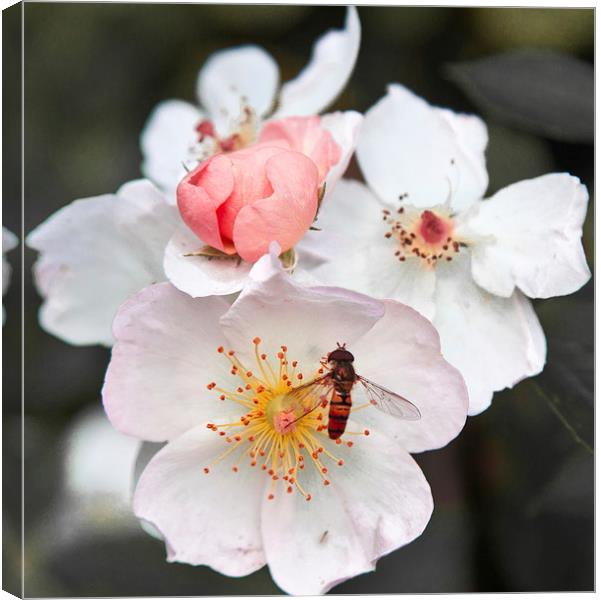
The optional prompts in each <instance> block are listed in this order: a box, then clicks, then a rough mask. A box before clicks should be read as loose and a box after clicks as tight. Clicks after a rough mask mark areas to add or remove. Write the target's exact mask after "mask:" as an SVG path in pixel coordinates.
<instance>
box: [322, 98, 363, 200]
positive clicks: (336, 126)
mask: <svg viewBox="0 0 601 600" xmlns="http://www.w3.org/2000/svg"><path fill="white" fill-rule="evenodd" d="M362 123H363V115H362V114H360V113H358V112H355V111H354V110H347V111H344V112H334V113H329V114H327V115H323V117H321V126H322V127H323V128H324V129H326V130H327V131H329V132H330V133H331V134H332V137H333V138H334V141H335V142H336V143H337V144H338V145H339V146H340V150H341V152H340V160H338V162H337V163H336V164H335V165H334V166H333V167H332V168H331V169H330V171H329V172H328V176H327V177H326V198H327V197H328V196H329V194H330V193H331V192H333V190H334V188H335V187H336V184H337V183H338V181H339V180H340V178H341V177H342V176H343V175H344V173H345V171H346V169H347V167H348V165H349V162H350V161H351V157H352V156H353V153H354V152H355V148H356V146H357V140H358V138H359V130H360V128H361V124H362Z"/></svg>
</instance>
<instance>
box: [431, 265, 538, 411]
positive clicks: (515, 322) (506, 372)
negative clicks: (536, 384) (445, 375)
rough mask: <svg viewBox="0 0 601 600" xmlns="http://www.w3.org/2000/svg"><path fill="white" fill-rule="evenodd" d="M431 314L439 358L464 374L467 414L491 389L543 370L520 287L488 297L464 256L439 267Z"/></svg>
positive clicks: (534, 321) (482, 404)
mask: <svg viewBox="0 0 601 600" xmlns="http://www.w3.org/2000/svg"><path fill="white" fill-rule="evenodd" d="M435 298H436V317H435V318H434V325H435V327H436V329H438V333H439V334H440V340H441V344H442V351H443V355H444V357H445V358H446V359H447V360H448V361H449V362H450V363H451V364H452V365H454V366H455V367H457V368H458V369H459V371H460V372H461V374H462V375H463V377H464V379H465V382H466V384H467V387H468V391H469V396H470V406H469V414H470V415H475V414H478V413H480V412H482V411H483V410H484V409H486V408H488V406H489V405H490V402H491V399H492V395H493V392H496V391H498V390H502V389H504V388H506V387H512V386H514V385H515V384H516V383H518V382H519V381H521V380H522V379H525V378H526V377H530V376H531V375H536V374H537V373H540V371H542V369H543V367H544V364H545V357H546V341H545V336H544V333H543V330H542V328H541V326H540V323H539V322H538V318H537V317H536V313H535V312H534V310H533V308H532V305H531V304H530V301H529V300H528V299H527V298H525V297H524V296H523V295H522V294H521V293H520V292H519V291H517V290H516V291H515V292H514V293H513V294H512V296H511V297H510V298H500V297H498V296H493V295H491V294H489V293H488V292H486V291H484V290H483V289H481V288H480V287H478V286H477V285H476V283H475V282H474V281H473V279H472V277H471V275H470V272H469V260H468V258H467V257H465V258H463V259H456V260H454V261H453V262H452V263H449V264H446V265H439V267H438V269H437V281H436V296H435Z"/></svg>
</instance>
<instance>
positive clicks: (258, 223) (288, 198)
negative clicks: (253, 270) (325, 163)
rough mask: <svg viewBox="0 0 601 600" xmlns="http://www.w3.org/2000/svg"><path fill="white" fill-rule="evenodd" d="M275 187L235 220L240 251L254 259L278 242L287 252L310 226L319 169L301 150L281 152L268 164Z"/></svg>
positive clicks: (314, 209)
mask: <svg viewBox="0 0 601 600" xmlns="http://www.w3.org/2000/svg"><path fill="white" fill-rule="evenodd" d="M265 171H266V174H267V178H268V180H269V182H270V183H271V186H272V188H273V194H272V195H271V196H269V197H268V198H264V199H262V200H258V201H256V202H254V203H253V204H250V205H246V206H244V207H242V209H241V210H240V211H239V212H238V216H237V217H236V221H235V223H234V236H233V239H234V245H235V246H236V250H237V251H238V254H239V255H240V256H241V257H242V258H243V259H244V260H247V261H249V262H255V261H256V260H258V259H259V258H260V257H261V256H262V255H263V254H265V253H266V252H267V251H268V248H269V243H270V242H272V241H277V242H278V243H279V245H280V246H281V248H282V251H286V250H288V249H289V248H292V246H294V244H296V242H298V241H299V240H300V239H301V238H302V237H303V235H304V233H305V232H306V231H307V230H308V229H309V227H310V226H311V224H312V223H313V219H314V218H315V212H316V211H317V195H318V192H317V186H318V175H317V168H316V166H315V164H314V163H313V161H311V160H310V159H309V158H307V157H306V156H305V155H304V154H301V153H300V152H289V151H282V152H280V153H278V154H275V155H274V156H273V157H272V158H270V159H269V160H268V161H267V162H266V164H265Z"/></svg>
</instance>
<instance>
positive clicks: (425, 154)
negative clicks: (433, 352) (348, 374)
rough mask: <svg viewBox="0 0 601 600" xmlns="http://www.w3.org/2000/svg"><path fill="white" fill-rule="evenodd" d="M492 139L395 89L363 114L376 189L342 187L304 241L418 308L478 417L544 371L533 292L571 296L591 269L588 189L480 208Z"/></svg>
mask: <svg viewBox="0 0 601 600" xmlns="http://www.w3.org/2000/svg"><path fill="white" fill-rule="evenodd" d="M486 144H487V131H486V126H485V125H484V123H483V122H482V121H481V120H480V119H479V118H478V117H475V116H470V115H463V114H456V113H454V112H452V111H450V110H445V109H441V108H436V107H432V106H430V105H428V104H427V103H426V102H425V101H424V100H422V99H421V98H418V97H417V96H415V95H414V94H412V93H411V92H410V91H409V90H407V89H406V88H404V87H402V86H400V85H391V86H390V87H389V89H388V94H387V95H386V96H385V97H384V98H382V99H381V100H380V101H379V102H377V103H376V105H375V106H373V107H372V108H371V109H370V110H369V111H368V112H367V113H366V115H365V121H364V124H363V127H362V129H361V133H360V136H359V142H358V146H357V158H358V161H359V165H360V167H361V170H362V171H363V174H364V175H365V178H366V180H367V183H368V185H369V187H367V186H365V185H363V184H361V183H359V182H356V181H342V182H339V184H338V186H337V188H336V190H335V192H334V195H333V197H332V198H331V200H330V201H329V202H328V204H327V205H324V207H323V210H322V211H320V215H319V220H318V222H317V223H316V226H317V227H318V228H320V229H321V230H322V231H318V232H311V233H310V234H309V235H308V236H307V237H306V238H305V240H303V242H302V246H303V248H305V249H306V255H305V257H304V260H305V264H306V261H308V260H312V261H313V264H314V265H315V266H316V270H315V271H314V272H313V274H314V275H315V276H317V277H318V278H320V279H321V280H322V281H324V282H326V283H328V284H338V285H345V286H348V287H351V288H352V289H355V290H357V291H360V292H363V293H368V294H371V295H374V296H377V297H384V298H394V299H396V300H399V301H400V302H405V303H407V304H409V305H410V306H412V307H414V308H415V309H417V310H419V311H420V312H421V313H422V314H423V315H424V316H426V317H427V318H428V319H430V320H431V321H432V322H433V324H434V325H435V327H436V328H437V330H438V332H439V333H440V338H441V344H442V349H443V354H444V356H445V357H446V358H447V359H448V360H449V362H450V363H451V364H453V365H455V366H456V367H457V368H458V369H459V370H460V371H461V373H462V374H463V376H464V378H465V380H466V383H467V385H468V389H469V392H470V414H476V413H478V412H481V411H482V410H484V409H485V408H487V407H488V406H489V405H490V402H491V399H492V395H493V392H495V391H497V390H502V389H503V388H506V387H511V386H513V385H514V384H515V383H517V382H518V381H520V380H522V379H524V378H525V377H528V376H531V375H535V374H537V373H539V372H540V371H541V370H542V368H543V366H544V364H545V354H546V342H545V336H544V333H543V331H542V328H541V326H540V323H539V322H538V319H537V317H536V314H535V312H534V310H533V309H532V305H531V303H530V301H529V300H528V298H527V296H529V297H531V298H549V297H552V296H560V295H564V294H570V293H572V292H574V291H576V290H578V289H579V288H580V287H581V286H582V285H584V284H585V283H586V282H587V281H588V279H589V277H590V271H589V269H588V266H587V264H586V258H585V255H584V251H583V248H582V243H581V237H582V224H583V222H584V218H585V216H586V208H587V202H588V193H587V191H586V188H585V187H584V186H583V185H582V184H581V183H580V181H579V180H578V179H577V178H576V177H572V176H570V175H568V174H567V173H552V174H548V175H543V176H542V177H537V178H535V179H530V180H528V181H522V182H519V183H515V184H513V185H510V186H508V187H506V188H504V189H502V190H500V191H498V192H497V193H496V194H495V195H494V196H492V198H490V199H487V200H483V199H482V198H483V196H484V192H485V191H486V187H487V185H488V174H487V172H486V165H485V159H484V150H485V148H486Z"/></svg>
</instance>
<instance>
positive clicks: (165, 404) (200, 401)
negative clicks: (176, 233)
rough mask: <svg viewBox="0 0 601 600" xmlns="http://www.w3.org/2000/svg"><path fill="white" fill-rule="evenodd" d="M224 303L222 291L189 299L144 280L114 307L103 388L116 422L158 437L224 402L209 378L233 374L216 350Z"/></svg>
mask: <svg viewBox="0 0 601 600" xmlns="http://www.w3.org/2000/svg"><path fill="white" fill-rule="evenodd" d="M228 308H229V304H228V303H227V302H226V301H225V300H223V299H222V298H219V297H216V296H213V297H210V298H199V299H193V298H191V297H190V296H188V295H186V294H183V293H182V292H180V291H178V290H177V289H175V288H174V287H173V286H172V285H171V284H169V283H159V284H156V285H152V286H149V287H147V288H145V289H143V290H142V291H141V292H139V293H137V294H136V295H134V296H132V297H131V298H130V299H129V300H128V301H127V302H125V303H124V304H123V305H122V306H121V307H120V309H119V312H118V314H117V316H116V317H115V322H114V326H113V331H114V334H115V339H116V343H115V346H114V347H113V352H112V356H111V362H110V364H109V367H108V370H107V372H106V377H105V382H104V387H103V389H102V397H103V402H104V407H105V410H106V412H107V415H108V417H109V419H110V420H111V423H112V424H113V426H114V427H116V428H117V429H118V430H119V431H121V432H123V433H127V434H128V435H133V436H136V437H138V438H141V439H144V440H149V441H155V442H160V441H164V440H170V439H173V438H174V437H175V436H177V435H179V434H181V433H183V432H184V431H187V430H188V429H190V428H192V427H194V426H195V425H197V424H198V423H201V422H203V421H204V422H206V421H210V420H211V419H212V418H215V417H216V416H218V415H219V414H220V411H221V412H223V411H224V410H226V409H224V405H225V404H226V403H223V402H220V401H219V399H218V398H217V396H216V395H215V393H214V392H209V391H208V390H207V384H209V383H210V382H212V381H216V382H222V383H223V382H224V381H226V380H229V379H231V376H230V375H229V369H228V367H229V363H228V362H227V361H226V360H223V357H221V355H219V354H218V353H217V348H218V347H219V346H220V345H222V344H223V342H224V340H223V337H222V335H221V332H220V330H219V317H220V316H221V315H222V314H223V313H225V312H226V311H227V309H228ZM220 359H221V360H220Z"/></svg>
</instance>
